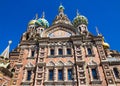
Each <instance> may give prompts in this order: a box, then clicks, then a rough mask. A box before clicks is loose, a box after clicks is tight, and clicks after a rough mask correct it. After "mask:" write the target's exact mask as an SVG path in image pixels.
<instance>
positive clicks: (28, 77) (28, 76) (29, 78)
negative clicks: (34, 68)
mask: <svg viewBox="0 0 120 86" xmlns="http://www.w3.org/2000/svg"><path fill="white" fill-rule="evenodd" d="M31 75H32V73H31V71H27V80H28V81H30V80H31Z"/></svg>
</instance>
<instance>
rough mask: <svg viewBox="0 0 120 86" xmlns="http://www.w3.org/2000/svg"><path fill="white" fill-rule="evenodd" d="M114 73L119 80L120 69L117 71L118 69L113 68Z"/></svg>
mask: <svg viewBox="0 0 120 86" xmlns="http://www.w3.org/2000/svg"><path fill="white" fill-rule="evenodd" d="M113 72H114V74H115V77H116V78H119V72H118V69H117V68H113Z"/></svg>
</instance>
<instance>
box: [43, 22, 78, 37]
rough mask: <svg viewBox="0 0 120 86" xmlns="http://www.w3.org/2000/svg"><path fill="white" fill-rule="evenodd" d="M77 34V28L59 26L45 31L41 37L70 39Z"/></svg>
mask: <svg viewBox="0 0 120 86" xmlns="http://www.w3.org/2000/svg"><path fill="white" fill-rule="evenodd" d="M75 34H76V31H75V28H73V27H72V26H70V25H62V24H57V25H53V26H51V27H50V28H47V29H46V30H45V31H43V33H42V35H41V37H50V38H62V37H70V36H71V35H75Z"/></svg>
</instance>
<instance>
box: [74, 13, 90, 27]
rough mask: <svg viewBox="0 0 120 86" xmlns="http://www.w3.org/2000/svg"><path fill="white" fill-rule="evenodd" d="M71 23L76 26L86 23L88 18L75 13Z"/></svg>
mask: <svg viewBox="0 0 120 86" xmlns="http://www.w3.org/2000/svg"><path fill="white" fill-rule="evenodd" d="M73 24H74V26H76V27H77V26H78V25H80V24H85V25H88V19H87V18H86V17H85V16H83V15H77V16H76V17H75V18H74V20H73Z"/></svg>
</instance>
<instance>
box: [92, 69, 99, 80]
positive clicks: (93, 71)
mask: <svg viewBox="0 0 120 86" xmlns="http://www.w3.org/2000/svg"><path fill="white" fill-rule="evenodd" d="M92 76H93V79H98V75H97V70H96V68H94V69H92Z"/></svg>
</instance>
